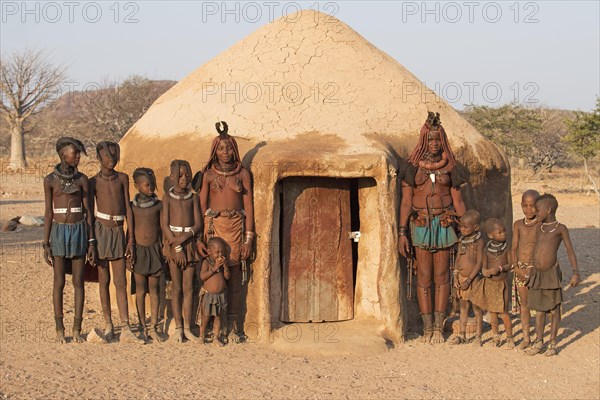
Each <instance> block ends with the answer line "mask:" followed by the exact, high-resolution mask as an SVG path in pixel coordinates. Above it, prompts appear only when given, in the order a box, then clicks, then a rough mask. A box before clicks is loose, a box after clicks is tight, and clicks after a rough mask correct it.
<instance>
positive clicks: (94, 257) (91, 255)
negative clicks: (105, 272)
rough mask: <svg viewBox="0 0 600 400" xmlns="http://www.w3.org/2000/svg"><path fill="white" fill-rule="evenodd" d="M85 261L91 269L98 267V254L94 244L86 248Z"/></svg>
mask: <svg viewBox="0 0 600 400" xmlns="http://www.w3.org/2000/svg"><path fill="white" fill-rule="evenodd" d="M87 260H88V261H89V262H90V264H91V265H92V267H97V266H98V252H97V250H96V246H95V245H94V244H90V245H89V246H88V251H87Z"/></svg>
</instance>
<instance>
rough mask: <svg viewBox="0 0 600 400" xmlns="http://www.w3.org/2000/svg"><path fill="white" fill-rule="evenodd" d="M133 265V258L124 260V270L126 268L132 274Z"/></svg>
mask: <svg viewBox="0 0 600 400" xmlns="http://www.w3.org/2000/svg"><path fill="white" fill-rule="evenodd" d="M134 265H135V262H134V260H133V257H129V258H126V259H125V268H127V269H128V270H130V271H131V272H133V266H134Z"/></svg>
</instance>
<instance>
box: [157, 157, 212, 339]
mask: <svg viewBox="0 0 600 400" xmlns="http://www.w3.org/2000/svg"><path fill="white" fill-rule="evenodd" d="M170 179H171V182H172V183H173V187H171V188H170V189H169V191H168V192H167V193H166V194H165V196H164V197H163V214H162V218H161V225H162V230H163V234H164V236H165V246H164V248H163V250H164V254H165V256H166V258H167V260H168V262H169V271H170V273H171V281H172V284H173V287H172V290H171V304H172V308H173V319H174V321H175V328H176V334H175V335H176V337H175V339H176V340H177V342H182V341H183V338H184V336H185V338H187V339H188V340H198V337H197V336H196V335H194V334H193V333H192V331H191V325H192V303H193V282H194V275H195V271H196V265H197V264H198V262H199V261H200V255H199V254H198V249H197V247H196V246H197V245H196V237H197V236H198V235H199V234H201V233H202V218H201V213H200V202H199V200H198V196H197V195H196V193H194V192H193V191H192V189H191V188H190V182H191V179H192V170H191V168H190V164H189V163H188V162H187V161H184V160H173V161H172V162H171V174H170ZM200 248H201V249H203V248H204V247H203V246H202V245H200ZM182 292H183V304H182V303H181V295H182ZM182 314H183V320H182Z"/></svg>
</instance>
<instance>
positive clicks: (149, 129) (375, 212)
mask: <svg viewBox="0 0 600 400" xmlns="http://www.w3.org/2000/svg"><path fill="white" fill-rule="evenodd" d="M427 111H435V112H439V113H440V114H441V118H442V123H443V125H444V127H445V130H446V132H447V134H448V136H449V141H450V145H451V147H452V148H453V150H454V152H455V154H456V156H457V159H458V161H459V162H460V163H462V164H464V165H465V166H466V167H467V168H468V169H469V170H470V171H471V174H472V176H471V181H470V184H469V185H468V186H467V187H466V188H465V190H464V194H465V200H466V202H467V206H468V208H478V209H480V210H481V211H482V214H483V217H484V218H487V217H489V216H496V217H502V218H504V219H505V220H512V208H511V193H510V170H509V165H508V162H507V160H506V158H505V156H504V155H503V154H502V153H501V152H500V151H499V150H498V148H497V147H496V146H495V145H493V144H492V143H491V142H489V141H487V140H485V139H484V138H483V137H482V136H481V135H480V134H479V133H478V132H477V131H476V130H475V128H473V127H472V126H471V125H469V124H468V123H467V122H466V121H465V120H464V119H463V118H462V117H460V115H459V114H458V113H457V112H456V111H455V110H454V109H453V108H452V107H451V106H449V105H448V104H447V103H446V102H444V101H443V100H442V99H440V98H439V97H438V96H436V95H435V93H434V92H432V91H431V90H430V89H428V88H427V87H425V85H423V84H422V83H421V82H420V81H419V80H418V79H417V78H416V77H415V76H414V75H413V74H412V73H411V72H409V71H408V70H407V69H406V68H404V67H403V66H402V65H401V64H400V63H399V62H398V61H396V60H394V59H392V58H391V57H390V56H389V55H387V54H385V53H384V52H382V51H381V50H379V49H377V48H376V47H375V46H373V45H372V44H371V43H369V42H368V41H367V40H366V39H365V38H363V37H362V36H360V35H359V34H358V33H357V32H355V31H354V30H353V29H352V28H350V27H349V26H348V25H346V24H344V23H343V22H341V21H339V20H337V19H335V18H332V17H330V16H327V15H325V14H320V13H316V12H313V11H307V10H304V11H302V12H301V13H298V14H294V15H289V16H287V18H282V19H278V20H276V21H273V22H272V23H269V24H267V25H265V26H263V27H262V28H260V29H259V30H257V31H256V32H254V33H252V34H251V35H249V36H248V37H246V38H245V39H243V40H242V41H240V42H238V43H237V44H235V45H234V46H232V47H231V48H229V49H227V50H226V51H224V52H223V53H221V54H220V55H218V56H217V57H215V58H214V59H213V60H211V61H209V62H208V63H206V64H204V65H202V66H201V67H200V68H198V69H197V70H195V71H193V72H192V73H191V74H189V75H188V76H187V77H185V78H184V79H182V80H181V81H180V82H179V83H177V84H176V85H175V86H174V87H173V88H172V89H170V90H169V91H168V92H166V93H165V94H164V95H163V96H161V97H160V98H159V99H158V100H157V101H156V102H155V103H154V104H153V105H152V107H151V108H150V109H149V110H148V112H147V113H146V114H145V115H144V116H143V117H142V118H141V119H140V120H139V121H138V122H137V123H136V124H135V125H134V126H133V127H132V128H131V130H130V131H129V132H128V133H127V134H126V135H125V136H124V138H123V139H122V141H121V146H122V152H121V154H122V159H123V163H122V164H123V165H122V167H121V168H122V170H124V172H126V173H129V174H131V173H132V172H133V170H134V169H135V168H136V167H140V166H145V167H150V168H153V169H154V170H155V172H156V174H157V178H158V180H157V181H158V182H162V179H163V177H164V176H165V175H166V174H167V173H168V166H169V162H170V161H171V160H172V159H176V158H177V159H186V160H188V161H189V162H190V164H191V166H192V168H193V169H194V171H197V170H199V169H201V168H202V167H203V163H205V162H206V161H207V159H208V157H209V152H210V143H211V141H212V139H213V138H214V137H215V135H216V132H215V128H214V124H215V122H217V121H219V120H225V121H227V123H228V124H229V127H230V134H232V135H234V136H235V137H236V138H237V140H238V144H239V146H240V153H241V155H242V157H243V164H244V165H245V166H246V167H247V168H249V169H250V170H251V172H252V174H253V181H254V205H255V220H256V232H257V241H256V259H255V261H254V262H253V264H252V266H251V268H252V275H251V279H250V282H249V286H248V298H247V311H246V322H247V323H250V324H254V326H260V327H262V328H263V329H266V330H270V329H272V328H274V327H276V325H277V323H278V318H279V314H278V309H279V302H280V301H281V300H280V299H281V296H280V290H281V288H280V283H279V282H280V281H278V275H277V274H278V272H277V271H279V270H280V265H279V255H278V254H277V252H278V250H277V246H276V241H277V240H278V229H279V227H278V224H279V219H278V213H279V210H278V208H279V204H278V187H279V184H278V182H279V181H280V180H282V179H284V178H285V177H288V176H327V177H335V178H361V179H367V178H371V179H373V180H374V181H375V183H376V185H375V186H373V187H364V188H362V189H361V190H360V196H359V197H360V201H361V202H362V203H361V204H360V207H361V213H367V212H368V218H365V219H364V220H362V218H361V220H362V221H364V222H361V229H362V230H363V232H364V234H363V236H362V238H361V241H360V245H359V250H358V251H359V265H358V271H357V285H356V291H355V314H356V318H357V319H360V318H375V319H376V320H377V321H379V323H380V325H381V329H380V331H381V334H382V335H384V336H385V337H386V338H388V339H389V340H391V341H392V342H399V341H402V340H403V339H404V338H405V333H406V331H407V328H408V327H409V325H410V324H411V323H412V322H413V320H414V318H413V316H414V314H415V313H414V312H410V309H413V310H414V303H413V304H407V302H406V300H405V298H406V296H405V293H404V286H403V284H402V280H401V276H402V275H403V274H405V270H404V266H402V265H401V263H400V260H399V257H398V255H397V252H396V235H397V226H398V211H397V210H398V206H399V203H400V195H399V184H398V182H397V175H396V171H397V169H398V163H399V162H400V161H401V160H402V159H403V158H404V157H406V156H407V155H408V154H409V153H410V151H411V150H412V149H413V147H414V146H415V144H416V142H417V138H418V131H419V129H420V127H421V126H422V125H423V122H424V120H425V118H426V116H427ZM367 180H368V179H367ZM132 190H133V188H132ZM361 217H362V215H361ZM249 334H250V335H252V333H251V332H249ZM263 336H265V335H263Z"/></svg>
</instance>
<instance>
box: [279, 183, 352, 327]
mask: <svg viewBox="0 0 600 400" xmlns="http://www.w3.org/2000/svg"><path fill="white" fill-rule="evenodd" d="M280 201H281V214H280V216H281V219H280V224H281V225H280V227H281V229H280V239H281V240H280V245H281V248H280V254H281V266H282V274H281V277H282V285H281V288H282V296H283V299H282V307H281V320H282V321H285V322H322V321H344V320H349V319H352V318H353V317H354V281H355V277H356V265H357V244H356V243H355V242H354V241H353V240H352V239H351V238H349V233H350V232H352V231H358V229H359V221H358V215H359V213H358V185H357V180H356V179H334V178H321V177H291V178H286V179H284V180H282V181H281V197H280Z"/></svg>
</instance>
